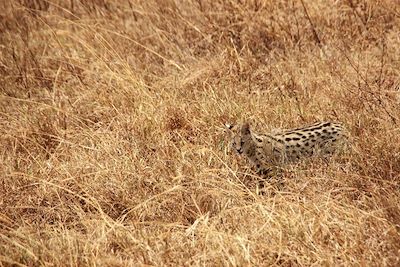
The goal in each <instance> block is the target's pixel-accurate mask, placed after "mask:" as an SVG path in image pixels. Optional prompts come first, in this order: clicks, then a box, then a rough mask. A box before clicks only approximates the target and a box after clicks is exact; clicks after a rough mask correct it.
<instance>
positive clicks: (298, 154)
mask: <svg viewBox="0 0 400 267" xmlns="http://www.w3.org/2000/svg"><path fill="white" fill-rule="evenodd" d="M231 128H232V127H231ZM233 131H234V133H235V136H234V137H233V140H232V148H233V149H234V150H235V151H236V152H237V153H239V154H242V155H244V156H245V157H247V158H248V159H249V160H250V161H251V162H252V163H253V164H254V165H255V166H256V168H257V171H258V172H260V173H265V172H266V171H267V170H269V169H270V168H271V167H273V166H279V165H282V164H284V163H289V162H294V161H297V160H300V159H302V158H306V157H310V156H313V155H320V156H327V155H332V154H333V153H335V152H337V151H339V150H340V149H342V148H343V146H344V144H345V143H346V140H347V133H346V130H345V128H344V126H343V124H341V123H338V122H320V123H315V124H312V125H308V126H305V127H301V128H294V129H289V130H281V131H279V130H274V131H272V132H271V133H268V134H257V133H254V132H252V131H251V129H250V125H249V123H244V124H242V125H239V127H236V129H233Z"/></svg>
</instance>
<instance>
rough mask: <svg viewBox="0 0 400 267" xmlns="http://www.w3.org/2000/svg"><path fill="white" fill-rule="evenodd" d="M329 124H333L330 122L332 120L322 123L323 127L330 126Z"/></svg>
mask: <svg viewBox="0 0 400 267" xmlns="http://www.w3.org/2000/svg"><path fill="white" fill-rule="evenodd" d="M328 126H331V123H330V122H327V123H325V124H323V125H322V127H328Z"/></svg>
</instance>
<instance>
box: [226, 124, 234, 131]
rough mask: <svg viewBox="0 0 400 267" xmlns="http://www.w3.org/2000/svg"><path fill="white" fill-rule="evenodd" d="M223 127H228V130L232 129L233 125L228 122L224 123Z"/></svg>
mask: <svg viewBox="0 0 400 267" xmlns="http://www.w3.org/2000/svg"><path fill="white" fill-rule="evenodd" d="M225 127H226V128H228V129H229V130H232V129H233V127H235V125H233V124H230V123H225Z"/></svg>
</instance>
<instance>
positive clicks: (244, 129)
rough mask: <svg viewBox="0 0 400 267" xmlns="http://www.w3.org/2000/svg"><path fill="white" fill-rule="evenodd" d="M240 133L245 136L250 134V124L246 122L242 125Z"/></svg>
mask: <svg viewBox="0 0 400 267" xmlns="http://www.w3.org/2000/svg"><path fill="white" fill-rule="evenodd" d="M240 132H241V133H242V134H243V135H245V134H250V124H249V123H248V122H245V123H243V125H242V129H241V130H240Z"/></svg>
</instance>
